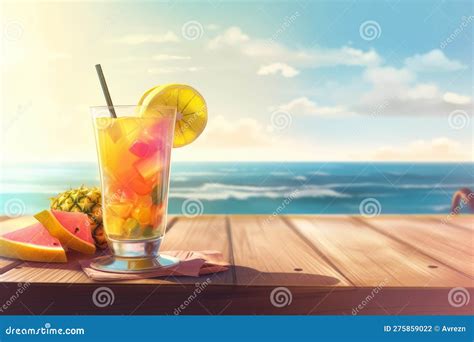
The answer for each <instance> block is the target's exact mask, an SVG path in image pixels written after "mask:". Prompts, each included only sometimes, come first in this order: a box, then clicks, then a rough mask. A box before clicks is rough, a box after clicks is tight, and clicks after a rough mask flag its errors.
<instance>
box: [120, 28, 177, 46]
mask: <svg viewBox="0 0 474 342" xmlns="http://www.w3.org/2000/svg"><path fill="white" fill-rule="evenodd" d="M178 41H179V37H178V36H177V35H176V34H175V33H174V32H173V31H168V32H166V33H163V34H126V35H124V36H123V37H120V38H117V39H114V40H113V42H115V43H121V44H127V45H139V44H145V43H175V42H178Z"/></svg>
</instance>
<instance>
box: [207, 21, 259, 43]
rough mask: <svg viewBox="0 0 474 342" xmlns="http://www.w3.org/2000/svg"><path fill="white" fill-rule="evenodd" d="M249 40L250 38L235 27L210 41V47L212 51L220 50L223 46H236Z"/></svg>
mask: <svg viewBox="0 0 474 342" xmlns="http://www.w3.org/2000/svg"><path fill="white" fill-rule="evenodd" d="M249 39H250V38H249V36H247V35H246V34H244V33H243V32H242V30H241V29H240V28H239V27H236V26H233V27H230V28H228V29H227V30H226V31H224V33H222V34H220V35H218V36H216V37H215V38H214V39H212V40H210V41H209V43H208V47H209V48H210V49H218V48H220V47H222V46H235V45H238V44H240V43H243V42H246V41H248V40H249Z"/></svg>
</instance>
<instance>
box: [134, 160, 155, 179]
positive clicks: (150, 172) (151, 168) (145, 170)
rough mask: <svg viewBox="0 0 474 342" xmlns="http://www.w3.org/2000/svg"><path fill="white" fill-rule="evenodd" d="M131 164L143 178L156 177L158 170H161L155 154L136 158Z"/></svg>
mask: <svg viewBox="0 0 474 342" xmlns="http://www.w3.org/2000/svg"><path fill="white" fill-rule="evenodd" d="M133 166H135V168H136V169H137V171H138V172H139V173H140V176H142V177H143V179H145V180H149V179H152V178H153V177H156V176H157V174H158V172H160V170H161V165H160V164H159V160H158V158H156V156H151V157H148V158H146V159H139V160H137V161H136V162H135V163H134V164H133Z"/></svg>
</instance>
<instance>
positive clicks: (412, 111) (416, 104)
mask: <svg viewBox="0 0 474 342" xmlns="http://www.w3.org/2000/svg"><path fill="white" fill-rule="evenodd" d="M365 79H366V80H367V81H369V82H370V83H371V84H372V86H373V87H372V89H371V90H370V91H369V92H367V93H365V94H364V95H362V96H361V100H360V101H359V103H357V104H355V105H353V106H352V107H353V110H354V111H356V112H358V113H361V114H372V115H395V116H397V115H405V116H418V115H445V116H447V115H448V114H449V113H450V112H452V111H453V110H457V109H458V110H466V111H467V110H470V108H469V107H470V106H469V104H470V98H468V97H466V96H463V95H459V94H455V93H444V94H443V92H442V91H441V90H440V89H439V87H438V86H437V85H436V84H433V83H415V80H416V75H415V74H414V72H413V71H411V70H409V69H407V68H401V69H397V68H393V67H377V68H369V69H367V70H366V72H365Z"/></svg>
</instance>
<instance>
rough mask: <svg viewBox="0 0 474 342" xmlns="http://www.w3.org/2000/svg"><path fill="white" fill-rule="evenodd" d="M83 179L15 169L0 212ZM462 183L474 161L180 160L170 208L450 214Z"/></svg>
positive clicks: (84, 174)
mask: <svg viewBox="0 0 474 342" xmlns="http://www.w3.org/2000/svg"><path fill="white" fill-rule="evenodd" d="M82 184H84V185H88V186H91V185H99V173H98V169H97V165H96V164H94V163H76V164H33V165H26V164H24V165H16V166H13V167H9V168H6V169H4V175H3V182H2V187H1V189H2V190H1V191H2V193H1V195H2V196H1V202H0V210H5V209H8V207H9V206H11V205H15V202H16V201H13V202H12V201H11V199H12V198H14V199H16V200H17V201H18V200H19V201H21V202H19V203H22V205H24V206H25V207H24V211H25V213H27V214H33V213H35V212H37V211H40V210H42V209H44V208H46V207H48V205H49V198H50V197H52V196H54V195H56V194H58V193H60V192H62V191H64V190H67V189H69V188H71V187H77V186H80V185H82ZM463 186H470V187H471V188H474V182H473V164H468V163H460V164H453V163H451V164H449V163H444V164H439V163H424V164H409V163H334V162H333V163H275V162H274V163H268V162H267V163H259V162H239V163H232V162H226V163H222V162H213V163H211V162H207V163H186V162H177V163H174V164H173V168H172V175H171V187H170V195H169V213H171V214H193V215H194V214H196V213H204V214H211V213H212V214H230V213H232V214H290V213H301V214H310V213H312V214H361V213H362V214H364V213H365V210H367V209H364V208H363V206H364V203H365V202H367V201H369V202H372V204H373V206H374V207H373V210H375V212H374V214H391V213H404V214H420V213H432V214H441V213H449V211H450V204H451V196H452V194H453V193H454V192H455V191H456V190H457V189H459V188H460V187H463ZM8 201H10V204H9V202H8ZM185 201H188V202H187V203H188V205H192V206H194V209H192V208H191V209H189V208H187V204H186V203H185ZM189 201H192V203H193V204H191V203H189ZM11 210H12V209H10V211H11ZM189 210H195V211H196V212H195V213H191V212H188V211H189ZM3 214H4V213H3Z"/></svg>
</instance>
